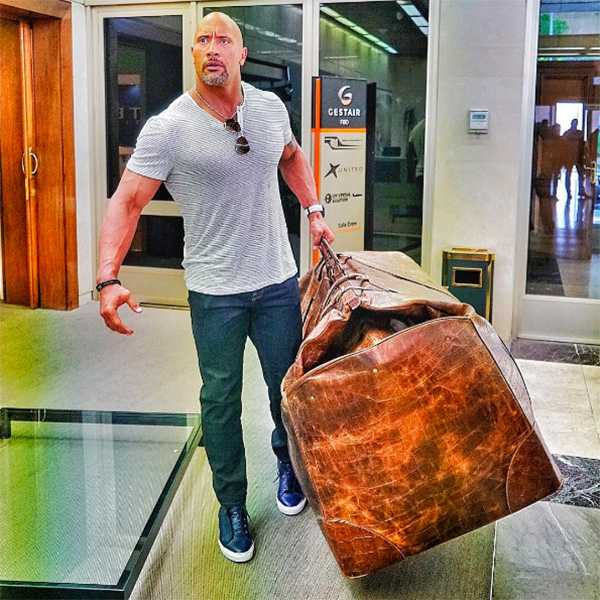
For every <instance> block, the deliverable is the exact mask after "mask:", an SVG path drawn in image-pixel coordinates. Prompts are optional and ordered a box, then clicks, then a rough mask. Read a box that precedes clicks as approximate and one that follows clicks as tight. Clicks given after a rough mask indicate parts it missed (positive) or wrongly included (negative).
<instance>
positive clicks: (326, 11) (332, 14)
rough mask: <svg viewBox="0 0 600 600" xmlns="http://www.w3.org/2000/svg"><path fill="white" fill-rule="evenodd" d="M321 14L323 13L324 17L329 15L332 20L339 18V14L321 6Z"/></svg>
mask: <svg viewBox="0 0 600 600" xmlns="http://www.w3.org/2000/svg"><path fill="white" fill-rule="evenodd" d="M321 12H324V13H325V14H326V15H329V16H330V17H333V18H334V19H337V17H339V16H340V13H339V12H336V11H335V10H333V9H332V8H329V7H328V6H321Z"/></svg>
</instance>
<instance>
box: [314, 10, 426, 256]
mask: <svg viewBox="0 0 600 600" xmlns="http://www.w3.org/2000/svg"><path fill="white" fill-rule="evenodd" d="M319 8H320V10H319V74H320V75H332V76H338V77H345V78H357V79H364V80H366V81H367V82H368V83H369V84H371V86H372V87H374V89H375V94H374V95H375V101H374V106H371V107H370V108H369V112H370V113H371V117H369V116H367V120H368V121H369V120H370V119H372V117H373V116H374V123H373V124H372V125H371V127H372V128H373V130H374V131H373V132H372V134H374V137H375V139H374V144H373V146H374V158H373V159H372V162H371V165H370V169H371V170H372V172H373V176H372V177H369V181H371V182H372V185H371V189H370V190H367V193H366V200H367V206H366V212H367V214H366V219H365V224H366V229H367V231H366V235H365V238H366V239H365V241H366V249H367V250H396V251H400V252H404V253H406V254H408V255H409V256H410V257H411V258H413V259H414V260H416V261H417V262H419V263H420V262H421V246H422V241H421V232H422V216H423V175H424V159H425V98H426V90H427V51H428V38H429V2H428V0H414V1H408V0H406V1H405V0H402V1H397V2H396V1H393V2H392V1H386V0H384V1H378V0H376V1H369V2H344V1H341V2H340V1H338V0H334V1H329V2H326V3H325V2H324V3H321V4H320V5H319ZM373 113H374V115H373ZM339 154H340V158H339V160H337V161H336V162H337V163H343V157H342V156H341V155H342V154H343V153H342V152H340V153H339ZM325 202H326V199H325Z"/></svg>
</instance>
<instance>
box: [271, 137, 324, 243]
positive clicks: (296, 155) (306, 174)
mask: <svg viewBox="0 0 600 600" xmlns="http://www.w3.org/2000/svg"><path fill="white" fill-rule="evenodd" d="M279 170H280V171H281V175H282V176H283V179H284V180H285V182H286V183H287V184H288V186H289V187H290V189H291V190H292V192H294V194H295V195H296V197H297V198H298V200H299V201H300V204H301V205H302V207H303V208H307V207H308V206H310V205H311V204H318V203H319V201H318V198H317V187H316V185H315V179H314V177H313V174H312V170H311V168H310V165H309V163H308V160H306V156H305V155H304V152H302V148H300V146H299V145H298V142H296V140H295V139H294V138H293V137H292V141H291V142H290V143H289V144H287V145H286V146H285V147H284V149H283V153H282V154H281V159H280V161H279ZM308 218H309V221H310V233H311V236H312V240H313V246H315V247H318V245H319V243H320V242H321V238H322V237H324V238H325V239H326V240H327V241H328V242H329V243H333V240H334V238H335V236H334V234H333V231H331V229H330V228H329V226H328V225H327V223H325V219H323V215H322V214H321V213H320V212H314V213H311V214H310V216H309V217H308Z"/></svg>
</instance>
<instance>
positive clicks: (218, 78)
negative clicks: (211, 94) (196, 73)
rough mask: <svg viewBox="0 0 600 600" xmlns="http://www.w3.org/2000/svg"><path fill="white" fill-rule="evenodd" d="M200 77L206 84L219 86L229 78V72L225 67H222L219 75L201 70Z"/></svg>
mask: <svg viewBox="0 0 600 600" xmlns="http://www.w3.org/2000/svg"><path fill="white" fill-rule="evenodd" d="M201 79H202V81H203V82H204V83H205V84H206V85H212V86H216V87H220V86H223V85H225V83H226V82H227V80H228V79H229V73H228V72H227V71H226V70H225V69H223V72H222V73H221V74H220V75H217V74H216V73H204V72H203V73H202V75H201Z"/></svg>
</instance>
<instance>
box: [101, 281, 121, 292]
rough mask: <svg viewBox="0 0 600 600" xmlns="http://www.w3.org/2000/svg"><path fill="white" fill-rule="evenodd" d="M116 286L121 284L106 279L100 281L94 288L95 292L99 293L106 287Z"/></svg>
mask: <svg viewBox="0 0 600 600" xmlns="http://www.w3.org/2000/svg"><path fill="white" fill-rule="evenodd" d="M115 283H116V284H118V285H121V282H120V281H119V280H118V279H107V280H106V281H101V282H100V283H99V284H98V285H97V286H96V291H97V292H100V291H102V290H103V289H104V288H105V287H106V286H107V285H114V284H115Z"/></svg>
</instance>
